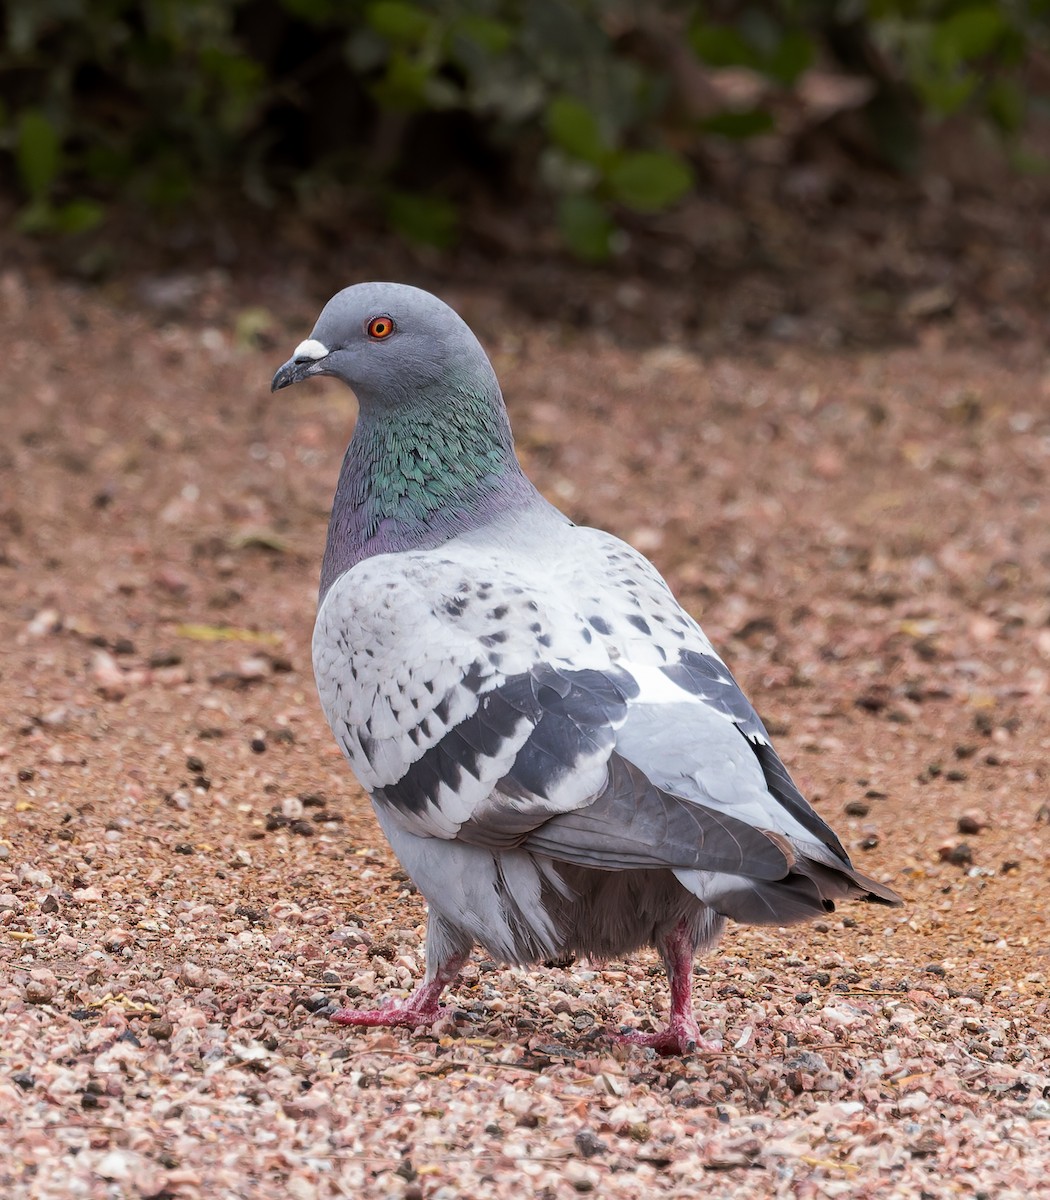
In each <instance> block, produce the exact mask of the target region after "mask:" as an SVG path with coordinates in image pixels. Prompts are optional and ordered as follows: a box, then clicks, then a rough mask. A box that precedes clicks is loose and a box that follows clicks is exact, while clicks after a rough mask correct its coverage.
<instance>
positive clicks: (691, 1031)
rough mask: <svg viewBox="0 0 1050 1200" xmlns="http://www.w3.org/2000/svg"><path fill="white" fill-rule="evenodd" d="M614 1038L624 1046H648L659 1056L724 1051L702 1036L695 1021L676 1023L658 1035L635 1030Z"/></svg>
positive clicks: (619, 1034) (657, 1033) (715, 1043)
mask: <svg viewBox="0 0 1050 1200" xmlns="http://www.w3.org/2000/svg"><path fill="white" fill-rule="evenodd" d="M613 1037H614V1038H615V1040H616V1041H618V1042H620V1043H621V1044H622V1045H627V1046H648V1047H649V1048H650V1049H652V1050H655V1051H656V1053H657V1054H667V1055H682V1054H694V1053H696V1052H697V1051H701V1052H708V1053H710V1052H712V1051H717V1050H721V1049H722V1047H721V1045H720V1044H719V1043H718V1042H713V1041H708V1040H707V1039H706V1038H704V1037H701V1036H700V1030H699V1028H698V1026H697V1024H696V1022H695V1021H692V1022H685V1021H681V1022H678V1021H675V1022H672V1023H671V1024H670V1025H668V1026H667V1028H666V1029H661V1030H658V1031H657V1032H656V1033H641V1032H639V1031H638V1030H636V1029H635V1030H629V1031H627V1032H624V1033H617V1034H614V1035H613Z"/></svg>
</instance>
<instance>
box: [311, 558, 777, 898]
mask: <svg viewBox="0 0 1050 1200" xmlns="http://www.w3.org/2000/svg"><path fill="white" fill-rule="evenodd" d="M495 557H496V556H493V558H492V559H490V560H486V559H484V558H482V559H481V561H480V562H479V561H477V556H476V554H475V556H474V557H473V558H472V559H471V560H470V562H469V563H468V564H464V563H463V562H461V561H460V560H459V559H457V558H456V557H455V556H454V555H453V554H447V555H442V554H434V553H432V552H431V553H427V554H424V553H420V554H418V555H411V554H408V555H404V554H403V555H399V556H397V557H396V558H394V557H393V556H388V557H378V558H375V559H370V560H367V561H366V562H365V563H362V564H360V565H359V566H358V567H355V568H354V569H353V570H352V571H350V572H348V573H347V575H345V576H344V577H343V578H342V579H341V580H339V581H338V582H337V583H336V585H335V586H334V587H333V588H332V590H331V592H330V593H329V595H328V597H327V598H326V600H325V603H324V605H323V607H322V609H321V612H320V614H319V617H318V625H317V631H316V633H315V639H314V654H315V670H316V674H317V679H318V687H319V690H320V693H321V698H322V702H323V704H324V707H325V711H326V713H327V715H328V718H329V722H330V724H331V725H332V728H333V730H334V732H335V735H336V737H337V738H338V740H339V741H340V743H341V744H342V746H343V748H344V750H345V752H346V754H347V757H348V758H349V760H350V762H351V764H352V765H353V766H354V769H355V771H356V772H357V774H358V776H359V778H360V779H361V782H362V783H363V784H364V786H365V787H366V788H367V789H368V790H369V792H370V793H371V795H372V798H373V801H374V802H375V803H376V805H377V806H379V807H380V808H381V809H382V810H383V811H385V812H387V813H388V814H389V815H390V816H391V817H392V818H393V819H394V820H395V821H396V822H397V824H398V825H399V826H400V827H401V828H403V829H405V830H406V831H407V832H410V833H414V834H417V835H423V836H432V837H438V838H446V839H448V838H457V839H459V840H460V841H464V842H468V843H471V844H475V845H479V846H485V847H488V848H493V849H497V848H509V847H512V846H519V845H525V846H526V847H527V848H529V849H533V850H536V851H537V852H541V853H544V854H549V855H550V856H552V857H554V858H558V859H561V860H563V861H567V862H575V863H579V864H581V865H588V866H597V867H604V868H606V869H623V868H626V867H631V866H663V867H667V866H674V867H682V868H683V869H685V868H690V869H708V870H712V871H725V870H734V871H739V870H744V869H747V870H749V871H750V870H753V871H755V872H757V873H758V874H759V875H760V876H761V877H763V878H780V877H781V876H782V875H783V874H784V873H785V871H786V869H787V857H786V855H785V852H784V848H783V845H782V844H780V843H778V842H777V841H776V839H774V838H771V837H770V836H769V835H768V834H767V833H764V832H762V831H760V830H756V829H754V828H752V827H751V826H750V825H749V824H747V823H746V822H744V821H741V820H739V819H738V818H737V817H736V816H735V815H734V814H732V813H730V812H719V811H716V810H713V809H707V808H705V806H704V805H703V804H701V803H697V802H695V801H694V800H692V799H689V800H686V799H683V798H681V797H678V796H674V795H671V794H670V793H668V792H666V791H663V790H662V789H660V788H658V787H656V786H654V785H653V783H652V781H651V780H650V779H649V778H647V776H646V774H645V772H644V770H642V769H639V768H638V765H637V764H635V765H632V764H631V763H630V762H627V761H625V760H624V759H623V757H622V756H621V755H619V754H617V753H616V748H617V740H618V737H619V736H620V732H621V730H623V728H624V727H625V726H626V725H628V724H629V722H630V720H631V713H632V710H633V709H634V708H635V706H636V705H638V704H639V703H641V704H642V705H643V707H644V706H645V703H646V701H645V697H644V696H643V694H642V684H641V683H640V682H639V671H638V670H636V668H634V667H633V666H632V664H630V663H628V662H624V661H623V660H621V659H620V657H619V655H620V650H619V648H618V647H616V646H615V645H612V644H611V643H610V641H609V636H608V629H609V626H608V625H607V623H606V621H605V619H604V618H603V617H602V615H601V613H600V612H598V611H597V610H596V611H594V612H592V611H590V605H589V604H586V603H585V604H584V605H583V606H582V608H581V606H580V605H579V604H577V603H576V601H575V598H574V597H573V596H572V593H571V591H568V592H567V591H566V590H565V589H563V588H560V587H559V586H558V581H557V579H556V578H553V577H552V574H551V572H549V571H548V572H547V573H546V578H545V580H544V582H543V585H542V586H540V585H539V584H538V581H537V579H536V578H535V577H534V576H529V575H528V574H526V573H524V572H521V571H517V570H515V569H514V568H508V567H506V566H503V565H500V564H499V563H497V562H496V561H495ZM391 584H393V585H394V586H390V585H391ZM635 629H636V632H637V633H638V634H639V636H640V637H649V638H650V641H651V635H644V634H642V631H641V630H640V629H637V627H635ZM647 673H648V674H649V675H651V674H652V673H653V668H651V667H649V668H641V669H640V674H641V675H642V676H643V677H644V676H646V674H647ZM663 686H664V687H665V689H666V690H668V691H671V690H672V689H671V687H670V685H669V684H668V683H667V682H666V681H663ZM719 720H720V718H719Z"/></svg>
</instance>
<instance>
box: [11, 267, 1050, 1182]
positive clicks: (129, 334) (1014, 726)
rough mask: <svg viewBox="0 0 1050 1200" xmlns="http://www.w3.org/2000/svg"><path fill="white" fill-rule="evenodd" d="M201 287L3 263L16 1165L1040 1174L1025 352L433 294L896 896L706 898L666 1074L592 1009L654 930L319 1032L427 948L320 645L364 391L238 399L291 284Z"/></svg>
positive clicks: (311, 1176)
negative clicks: (312, 655) (888, 906)
mask: <svg viewBox="0 0 1050 1200" xmlns="http://www.w3.org/2000/svg"><path fill="white" fill-rule="evenodd" d="M162 282H163V281H162ZM198 283H199V289H198V292H197V293H196V294H195V300H194V304H193V306H192V309H193V311H192V313H191V315H190V316H189V317H185V318H182V319H179V320H171V319H166V318H164V317H163V316H162V315H160V313H159V312H158V310H157V308H155V307H150V305H149V304H148V303H145V302H143V303H137V304H128V302H127V300H128V298H127V296H126V295H123V296H121V297H119V299H120V301H121V303H117V299H116V298H115V297H114V296H110V295H107V294H106V293H105V292H92V291H91V290H82V289H79V288H77V287H74V286H72V285H68V284H56V283H55V282H54V281H52V280H49V279H48V278H47V277H46V276H45V275H42V274H39V273H37V272H35V271H32V270H22V269H20V268H19V269H15V268H8V269H7V270H6V272H3V273H0V361H2V362H3V365H4V370H3V383H2V385H0V387H2V391H0V406H2V408H0V411H2V414H3V429H4V437H3V440H2V444H0V584H2V588H3V595H4V603H3V606H2V608H0V632H2V636H3V642H4V645H5V647H6V652H5V654H4V657H3V660H2V665H0V963H2V971H0V1189H2V1190H3V1192H4V1194H5V1195H8V1196H11V1197H34V1198H40V1200H49V1198H55V1200H59V1198H61V1200H65V1198H67V1197H125V1196H128V1197H154V1198H155V1200H159V1198H161V1197H198V1196H209V1197H227V1196H228V1197H256V1196H258V1197H268V1196H290V1197H293V1198H295V1200H312V1198H314V1197H318V1198H320V1197H329V1196H391V1197H404V1198H405V1200H417V1198H421V1197H426V1198H427V1200H452V1198H459V1197H463V1198H466V1197H489V1196H497V1195H505V1194H508V1193H509V1192H511V1191H512V1190H514V1189H517V1190H519V1191H520V1192H522V1193H523V1194H526V1195H535V1196H540V1197H551V1198H560V1197H563V1196H565V1197H567V1196H572V1195H577V1194H585V1193H587V1192H594V1193H595V1194H598V1195H603V1196H624V1197H637V1196H678V1197H689V1196H694V1195H696V1194H698V1193H699V1192H701V1191H702V1193H703V1194H704V1195H706V1196H711V1197H716V1198H717V1197H730V1196H777V1197H799V1198H803V1197H810V1196H820V1197H823V1196H829V1197H833V1196H850V1197H867V1196H878V1197H913V1196H920V1195H922V1196H930V1197H940V1196H949V1195H968V1196H980V1195H985V1196H989V1197H993V1196H994V1197H996V1198H997V1200H1005V1198H1009V1197H1022V1196H1024V1197H1030V1196H1034V1195H1038V1194H1047V1193H1046V1190H1045V1189H1046V1188H1047V1183H1046V1179H1047V1176H1048V1172H1050V1029H1048V1024H1047V999H1048V988H1050V985H1048V972H1050V958H1048V955H1050V927H1048V916H1050V907H1048V902H1047V894H1048V893H1047V870H1048V862H1050V825H1048V819H1050V808H1048V804H1050V797H1048V795H1047V780H1046V770H1047V768H1046V760H1047V749H1048V747H1050V704H1048V700H1047V686H1048V681H1050V598H1048V588H1047V579H1048V574H1050V534H1048V532H1047V524H1048V512H1047V483H1046V480H1047V472H1048V468H1050V398H1048V393H1050V374H1048V366H1047V360H1046V356H1045V353H1044V352H1043V349H1042V347H1041V346H1040V345H1039V344H1037V343H1035V342H1034V341H1032V340H1030V339H1016V340H1013V341H1010V342H1009V343H1007V344H1006V345H1005V346H1004V345H1003V344H989V345H988V346H982V345H979V344H978V345H974V346H970V347H966V346H960V345H959V344H958V341H959V340H958V339H954V338H952V337H951V336H950V328H951V327H950V326H944V327H942V326H938V325H936V324H934V325H931V326H930V327H929V328H927V330H926V332H925V333H924V334H923V335H922V337H921V338H920V340H919V341H918V342H917V344H916V345H914V346H912V347H909V348H899V349H893V350H886V351H876V350H870V351H863V352H856V353H842V352H836V353H835V354H833V355H829V354H821V353H818V352H817V351H815V350H810V349H808V348H807V347H806V346H805V345H804V344H801V343H796V344H794V345H791V346H785V345H782V344H777V343H773V342H758V343H755V344H753V345H751V346H750V347H749V348H748V349H747V350H746V351H744V350H738V351H737V350H734V351H727V352H724V353H721V354H720V353H716V352H713V351H711V350H709V349H706V348H705V350H704V351H703V352H702V353H701V352H699V351H697V350H695V349H691V348H690V346H689V345H688V344H687V343H686V344H678V345H665V344H663V343H662V341H661V339H660V336H659V320H654V321H653V340H652V344H651V347H650V348H648V349H645V348H644V347H643V348H637V347H635V348H632V349H630V350H625V349H621V348H618V347H617V346H616V345H615V344H613V342H612V341H611V340H610V339H608V338H605V337H603V336H602V334H601V333H600V332H593V331H589V332H587V333H574V332H572V331H571V330H567V329H565V328H564V327H562V328H560V329H555V328H550V327H546V328H545V327H543V326H538V325H537V326H531V325H526V324H524V323H523V321H522V320H521V319H519V318H517V317H515V316H514V315H513V314H511V313H509V312H507V311H506V310H504V309H503V308H501V307H500V305H499V304H498V303H497V302H495V301H494V300H493V298H492V297H491V296H490V295H488V294H486V293H484V292H477V291H468V290H466V289H465V288H457V287H455V286H450V287H448V288H447V289H445V292H446V295H447V298H448V299H450V300H451V301H453V302H454V303H456V304H457V305H458V306H459V307H460V309H461V311H462V312H463V313H464V315H465V316H467V318H468V319H469V320H471V321H472V323H473V324H474V325H475V327H476V328H477V329H478V331H479V332H480V333H481V334H482V336H483V339H484V340H485V341H486V344H487V345H488V346H489V347H490V348H491V351H492V354H493V358H494V361H495V363H496V365H497V369H498V371H499V373H500V375H501V377H502V379H503V381H504V384H505V390H506V393H507V397H508V403H509V405H510V408H511V412H512V417H513V419H514V422H515V427H516V430H517V435H518V440H519V445H520V448H521V452H522V456H523V458H524V460H525V462H526V465H527V467H528V469H529V471H530V472H531V474H532V475H533V477H534V478H535V479H536V480H537V482H538V483H539V484H540V485H541V487H542V488H543V489H544V491H545V492H546V493H547V495H549V496H550V497H551V498H552V499H553V500H554V501H555V502H556V503H558V504H560V505H561V506H562V507H564V508H566V509H567V510H568V511H569V512H571V513H572V514H573V515H574V516H575V517H576V518H577V519H578V520H581V521H586V522H590V523H594V524H600V525H602V526H604V527H606V528H609V529H612V530H613V531H614V532H616V533H618V534H620V535H622V536H625V537H627V538H628V539H630V540H631V541H633V542H634V543H635V544H636V545H638V546H639V547H640V548H641V549H643V550H644V551H645V552H646V553H648V554H649V555H650V556H651V557H652V558H653V559H654V560H655V561H656V562H657V563H658V565H659V566H660V567H661V568H662V569H663V570H664V571H665V572H666V573H667V575H668V578H669V579H670V581H671V583H672V585H673V586H674V587H675V589H676V591H677V592H678V593H679V595H680V596H681V597H682V599H683V600H684V602H685V603H686V604H687V606H688V607H689V608H690V609H691V610H692V611H693V612H694V613H696V614H697V615H698V616H699V617H700V618H701V619H702V620H703V622H704V624H705V627H706V629H707V631H708V633H709V634H710V635H711V637H712V639H713V640H714V641H715V643H716V644H717V645H718V646H720V648H721V649H722V650H723V652H724V653H725V655H726V657H727V659H728V660H729V662H730V664H731V665H732V666H733V668H734V670H735V671H736V673H737V675H738V677H739V678H740V680H741V682H742V684H743V685H744V687H745V689H746V690H747V691H748V692H749V694H751V696H752V697H753V699H755V701H756V703H757V706H758V708H759V710H760V711H761V712H762V713H763V714H764V715H765V716H766V718H767V721H768V723H769V725H770V727H771V728H772V730H773V731H774V733H775V734H776V735H777V742H778V746H779V748H780V750H781V753H782V755H783V757H784V758H785V759H786V761H787V762H788V764H789V766H790V767H791V768H792V769H793V771H794V773H795V776H796V778H797V780H798V782H799V783H800V785H801V786H802V787H803V790H805V791H807V792H808V794H809V795H810V797H811V798H812V799H813V801H814V803H815V805H816V806H817V807H818V808H819V810H820V811H821V812H822V813H823V814H824V815H825V816H827V817H828V819H829V820H830V821H831V822H832V824H833V825H835V827H836V828H837V829H838V831H839V832H840V833H841V834H842V835H843V837H844V840H845V842H846V844H847V846H848V847H849V849H850V851H851V853H852V854H854V856H855V858H856V859H857V860H858V861H859V864H860V865H861V866H862V868H863V869H864V870H866V871H868V872H869V873H873V874H875V875H876V876H877V877H879V878H882V879H885V880H887V881H889V882H891V883H892V885H893V886H894V887H896V888H898V889H899V890H900V891H901V892H902V893H903V894H904V895H905V896H906V898H907V906H906V907H905V908H904V909H902V910H899V911H890V910H880V909H874V908H872V907H868V906H862V905H852V906H849V907H845V908H843V909H842V910H841V911H840V912H838V913H836V914H835V915H834V916H833V917H830V918H829V919H828V920H827V921H823V922H819V923H817V924H814V925H811V926H808V927H803V928H797V929H792V930H789V931H780V930H772V929H767V930H749V929H744V928H739V927H737V928H733V929H731V930H730V932H729V934H728V935H727V937H726V938H725V940H724V942H723V944H722V947H721V949H720V951H719V953H718V954H717V955H715V956H711V957H709V958H708V959H706V960H705V961H701V962H699V963H698V965H697V969H696V980H695V984H696V989H695V990H696V994H697V998H698V1002H699V1006H700V1011H701V1014H702V1015H701V1021H702V1024H703V1025H704V1026H706V1027H707V1028H708V1029H709V1031H710V1034H711V1035H712V1036H716V1035H718V1036H721V1038H722V1040H723V1046H724V1049H723V1050H722V1051H721V1052H719V1053H710V1054H702V1055H698V1056H696V1057H694V1058H692V1059H688V1060H685V1061H675V1060H671V1061H667V1060H661V1059H656V1058H653V1057H652V1055H651V1054H650V1053H649V1052H645V1051H642V1050H636V1049H625V1048H621V1047H618V1046H616V1045H614V1044H613V1043H612V1042H611V1041H610V1040H609V1039H608V1038H607V1037H606V1036H605V1033H604V1031H605V1030H607V1029H609V1028H613V1029H615V1028H617V1027H619V1026H621V1025H635V1026H637V1025H639V1024H642V1025H644V1024H645V1023H646V1022H647V1021H649V1020H653V1021H656V1020H659V1019H660V1017H661V1015H662V1011H663V1008H664V1006H665V1003H666V991H665V985H664V982H663V980H662V978H661V973H660V971H659V969H658V966H657V964H656V961H655V959H654V958H653V957H652V956H639V957H637V958H635V959H632V960H631V961H629V962H617V963H612V964H608V965H607V966H606V967H605V968H603V969H599V968H596V967H594V966H593V965H591V964H586V963H579V964H576V965H575V966H573V967H570V968H567V969H551V970H539V971H536V972H532V973H526V972H522V971H505V970H502V969H500V968H498V967H496V966H495V965H494V964H492V963H489V962H486V961H485V960H484V959H482V958H477V959H476V960H475V962H474V965H473V966H472V967H471V968H470V969H469V970H468V972H467V973H466V975H465V976H464V978H463V981H462V983H461V986H460V987H459V988H458V990H457V991H456V993H455V994H454V997H453V1001H454V1005H453V1013H454V1015H453V1016H452V1017H450V1018H449V1019H448V1020H446V1021H445V1022H443V1023H442V1024H441V1025H440V1026H438V1027H437V1028H436V1029H434V1030H432V1031H427V1032H420V1033H419V1034H415V1035H413V1034H410V1033H407V1032H395V1033H389V1032H382V1031H380V1032H374V1031H373V1032H357V1031H347V1030H345V1029H341V1028H338V1027H335V1026H333V1025H331V1024H330V1023H329V1022H328V1021H327V1020H326V1018H325V1015H324V1010H325V1007H326V1006H327V1005H329V1004H330V1003H331V1002H333V1001H340V1002H345V997H347V996H349V997H351V998H354V999H355V1002H356V1001H360V1002H366V1001H367V999H368V997H371V996H373V995H375V996H380V995H382V994H385V993H387V992H390V991H396V990H398V989H403V988H406V987H408V986H409V984H410V980H411V978H414V977H415V976H416V975H417V974H418V972H419V970H420V967H421V960H422V952H421V951H422V947H421V940H420V936H421V932H422V921H423V909H422V904H421V902H420V900H419V898H418V897H417V896H416V895H414V894H413V890H412V888H411V885H410V883H409V882H408V881H407V880H406V878H405V876H404V875H403V874H402V873H401V872H400V871H399V869H398V865H397V863H396V862H395V861H393V859H392V857H391V855H390V853H389V852H388V850H387V848H386V846H385V844H384V843H383V841H382V838H381V836H380V835H379V832H378V829H377V827H376V826H375V824H374V822H373V819H372V817H371V814H370V810H369V806H368V803H367V801H366V799H365V798H364V797H363V795H362V794H361V793H360V791H359V790H358V789H357V788H356V786H355V785H354V784H353V782H352V780H351V779H350V777H349V775H348V773H347V771H346V770H345V769H344V767H343V764H342V760H341V758H340V757H339V756H338V754H337V752H336V750H335V748H334V746H333V745H332V743H331V738H330V735H329V733H328V731H327V729H326V728H325V726H324V724H323V720H322V717H321V714H320V711H319V708H318V705H317V703H316V700H315V697H314V692H313V683H312V679H311V673H310V663H309V636H310V630H311V624H312V618H313V604H314V593H315V577H316V572H317V567H318V563H319V559H320V552H321V546H322V540H323V535H324V526H325V519H326V511H327V505H328V502H329V498H330V495H331V491H332V488H333V485H334V481H335V476H336V472H337V469H338V464H339V460H340V458H341V455H342V451H343V449H344V446H345V443H346V440H347V438H348V436H349V433H350V431H351V428H352V423H353V414H354V403H353V399H352V397H351V396H350V394H349V393H347V392H346V391H345V390H341V389H340V388H339V387H338V386H337V385H334V384H329V383H319V384H317V385H316V386H310V387H300V388H296V389H294V390H293V391H291V392H284V393H282V394H281V395H279V396H277V397H271V396H270V395H269V391H268V384H269V379H270V376H271V373H272V371H273V370H274V368H275V367H276V366H277V365H278V364H279V363H280V362H282V361H283V360H284V358H285V357H287V354H288V352H289V350H290V348H291V347H293V346H294V345H295V344H296V342H297V341H298V340H299V339H300V338H301V337H303V336H305V334H306V332H307V331H308V329H309V325H310V323H311V322H312V319H313V316H314V313H315V311H316V310H317V308H318V307H319V305H320V303H321V302H322V301H323V300H324V299H326V298H327V297H326V296H324V295H314V294H310V293H308V292H306V291H305V290H296V291H295V292H294V293H292V294H289V292H288V291H287V290H284V291H280V290H279V289H278V288H277V286H276V283H275V281H274V280H262V281H261V282H260V284H259V288H258V299H257V302H256V303H255V304H254V305H253V306H251V307H246V306H244V305H242V304H240V303H239V302H238V301H237V299H236V298H235V297H234V296H233V294H232V293H231V292H230V291H229V289H228V288H227V287H226V286H225V285H224V284H223V282H222V279H221V277H211V276H208V277H203V278H202V279H201V280H198Z"/></svg>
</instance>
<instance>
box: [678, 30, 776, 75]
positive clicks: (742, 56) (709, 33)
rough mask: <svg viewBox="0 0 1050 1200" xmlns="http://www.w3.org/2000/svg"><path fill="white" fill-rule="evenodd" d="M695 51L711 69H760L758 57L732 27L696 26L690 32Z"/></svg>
mask: <svg viewBox="0 0 1050 1200" xmlns="http://www.w3.org/2000/svg"><path fill="white" fill-rule="evenodd" d="M689 40H690V41H691V42H692V44H693V49H694V50H695V51H696V53H697V54H698V55H699V57H700V58H701V59H703V61H704V62H705V63H707V64H708V66H711V67H758V65H759V60H758V55H757V54H756V53H755V51H754V49H753V48H752V47H751V46H750V45H749V44H748V42H747V41H745V39H744V38H743V37H742V36H741V35H740V33H738V32H737V30H736V29H734V28H733V26H732V25H706V24H704V23H702V22H698V23H697V24H695V25H694V26H693V27H692V29H691V30H690V31H689Z"/></svg>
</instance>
